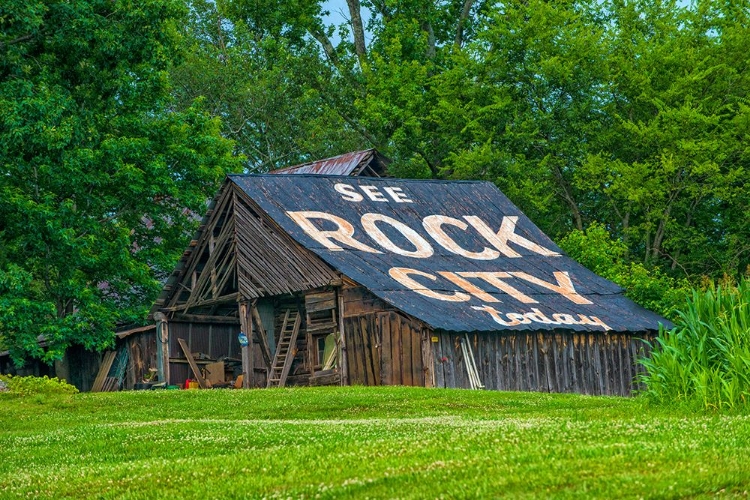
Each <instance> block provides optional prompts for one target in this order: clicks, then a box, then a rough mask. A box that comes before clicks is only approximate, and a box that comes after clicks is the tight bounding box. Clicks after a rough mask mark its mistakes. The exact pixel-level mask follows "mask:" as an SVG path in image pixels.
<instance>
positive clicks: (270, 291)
mask: <svg viewBox="0 0 750 500" xmlns="http://www.w3.org/2000/svg"><path fill="white" fill-rule="evenodd" d="M378 175H379V174H378ZM153 313H154V317H155V319H157V325H156V330H157V336H156V340H157V342H156V345H157V349H159V354H158V355H157V358H158V359H159V360H160V368H159V370H160V374H162V376H163V378H164V379H166V380H168V381H169V382H170V383H172V384H181V383H182V382H183V381H184V380H185V379H186V378H191V375H190V373H191V372H190V368H189V365H188V363H186V360H185V359H184V358H185V356H184V354H183V353H184V352H187V351H189V352H193V353H196V352H201V353H206V354H207V357H209V358H211V359H218V358H227V359H232V358H237V359H241V360H242V365H241V366H242V371H243V373H244V385H245V386H246V387H276V386H284V385H292V384H338V383H341V384H364V385H391V384H403V385H415V386H426V387H463V388H477V387H484V388H488V389H499V390H534V391H555V392H580V393H587V394H621V395H625V394H629V393H630V392H631V390H632V389H633V387H634V385H633V384H634V382H633V381H634V378H635V375H636V373H637V371H638V369H639V368H638V365H637V363H636V358H637V357H638V356H640V355H642V354H644V350H645V349H646V347H647V346H646V344H645V343H644V342H643V340H642V339H652V338H653V336H654V334H655V332H656V330H658V327H659V324H660V323H663V324H665V325H667V324H668V322H667V321H666V320H664V319H663V318H661V317H659V316H658V315H656V314H654V313H652V312H650V311H647V310H645V309H643V308H641V307H639V306H638V305H636V304H634V303H633V302H631V301H630V300H628V299H627V298H625V296H624V295H623V291H622V290H621V289H620V288H619V287H618V286H617V285H615V284H614V283H611V282H609V281H607V280H605V279H603V278H601V277H599V276H597V275H595V274H594V273H592V272H591V271H589V270H587V269H585V268H584V267H582V266H580V265H579V264H577V263H576V262H574V261H573V260H572V259H570V258H569V257H567V256H566V255H564V254H563V253H562V251H561V250H560V249H559V248H558V247H557V246H556V245H555V244H554V243H553V242H552V241H551V240H550V239H549V238H548V237H547V236H545V235H544V234H543V233H542V232H541V231H540V230H539V229H538V228H537V227H536V226H534V224H533V223H532V222H531V221H530V220H529V219H528V218H527V217H526V216H524V214H523V213H521V212H520V211H519V210H518V208H517V207H515V205H513V204H512V203H511V202H510V201H509V200H508V199H507V198H506V197H505V196H504V195H503V194H502V193H501V192H500V191H499V190H498V189H497V188H496V187H495V186H494V185H492V184H490V183H486V182H449V181H417V180H402V179H393V178H377V177H362V176H357V177H352V176H349V177H344V176H328V175H304V174H303V175H232V176H229V177H228V178H227V180H226V181H225V183H224V184H223V186H222V188H221V190H220V192H219V194H218V195H217V197H216V199H215V200H214V202H213V203H212V205H211V209H210V211H209V213H208V214H207V217H206V218H205V219H204V224H203V225H202V230H201V232H200V233H199V234H198V236H197V237H196V239H195V240H194V241H193V243H192V244H191V247H190V248H189V249H188V250H187V251H186V253H185V255H184V256H183V259H182V260H181V262H180V264H179V265H178V267H177V269H176V270H175V273H174V274H173V275H172V277H171V278H170V280H169V283H168V284H167V286H166V287H165V289H164V291H163V293H162V295H161V296H160V299H159V301H158V302H157V304H156V305H155V307H154V310H153ZM240 332H242V333H243V334H244V335H238V334H239V333H240ZM245 337H246V338H247V339H248V340H247V345H245V346H243V345H242V343H241V342H240V340H238V339H239V338H243V339H244V338H245Z"/></svg>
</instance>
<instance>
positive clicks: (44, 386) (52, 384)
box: [0, 375, 78, 397]
mask: <svg viewBox="0 0 750 500" xmlns="http://www.w3.org/2000/svg"><path fill="white" fill-rule="evenodd" d="M0 381H3V382H5V384H6V385H7V386H8V393H9V394H15V395H18V396H24V397H28V396H55V395H70V394H78V389H76V388H75V386H72V385H70V384H68V383H67V382H65V381H64V380H60V379H58V378H49V377H47V376H46V375H45V376H44V377H14V376H13V375H0Z"/></svg>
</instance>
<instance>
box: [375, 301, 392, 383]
mask: <svg viewBox="0 0 750 500" xmlns="http://www.w3.org/2000/svg"><path fill="white" fill-rule="evenodd" d="M378 327H379V328H380V354H381V355H380V383H381V384H382V385H393V384H394V382H393V369H394V368H393V357H392V356H391V354H392V349H391V326H390V321H389V317H388V314H379V315H378Z"/></svg>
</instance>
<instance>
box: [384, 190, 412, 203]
mask: <svg viewBox="0 0 750 500" xmlns="http://www.w3.org/2000/svg"><path fill="white" fill-rule="evenodd" d="M383 191H385V192H386V193H388V194H389V195H391V198H393V201H395V202H396V203H414V201H412V200H410V199H409V198H407V197H406V194H405V193H404V190H403V189H401V188H399V187H385V188H383Z"/></svg>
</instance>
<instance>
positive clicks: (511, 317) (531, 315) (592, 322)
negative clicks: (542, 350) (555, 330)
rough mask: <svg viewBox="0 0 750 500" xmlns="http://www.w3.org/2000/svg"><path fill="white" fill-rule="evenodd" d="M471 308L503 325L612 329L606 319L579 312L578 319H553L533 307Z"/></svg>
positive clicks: (556, 317)
mask: <svg viewBox="0 0 750 500" xmlns="http://www.w3.org/2000/svg"><path fill="white" fill-rule="evenodd" d="M471 308H472V309H474V310H475V311H482V312H486V313H488V314H489V315H490V316H491V317H492V319H493V320H494V321H495V323H497V324H499V325H503V326H516V325H528V324H530V323H532V322H534V323H541V324H546V325H561V324H562V325H589V326H599V327H601V328H602V329H604V330H611V329H612V328H610V327H609V325H607V324H606V323H605V322H604V321H602V320H600V319H599V318H597V317H596V316H591V317H589V316H586V315H584V314H579V315H578V318H579V319H578V320H576V319H575V318H574V317H573V316H572V315H570V314H553V315H552V318H553V319H549V318H548V317H547V316H545V315H544V313H542V312H541V311H540V310H539V309H532V310H531V312H526V313H513V312H509V313H502V312H500V311H498V310H497V309H495V308H494V307H492V306H488V305H486V304H485V305H482V306H471ZM503 314H505V317H506V318H507V319H505V318H503V316H502V315H503Z"/></svg>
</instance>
